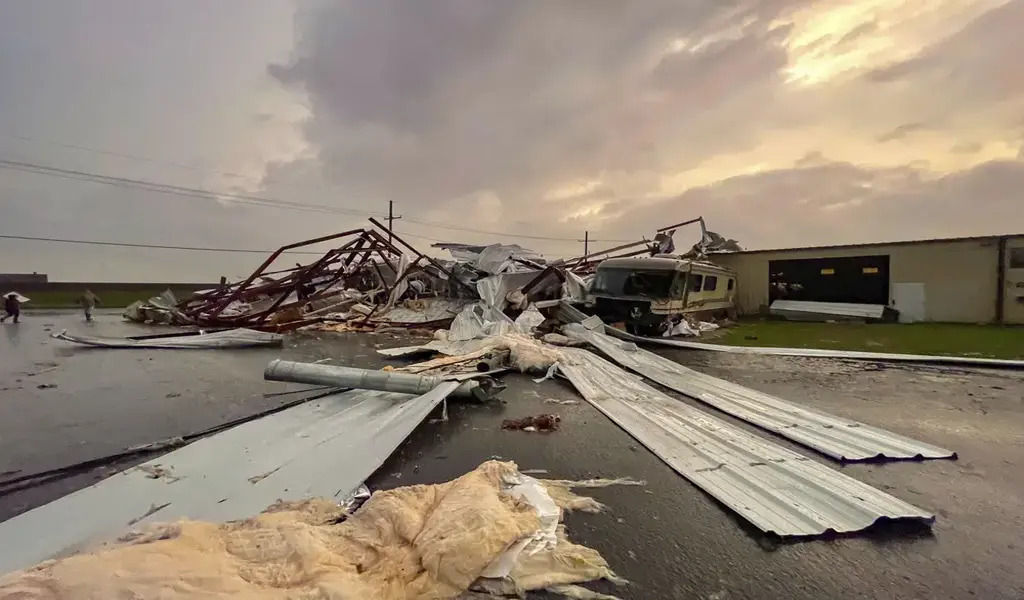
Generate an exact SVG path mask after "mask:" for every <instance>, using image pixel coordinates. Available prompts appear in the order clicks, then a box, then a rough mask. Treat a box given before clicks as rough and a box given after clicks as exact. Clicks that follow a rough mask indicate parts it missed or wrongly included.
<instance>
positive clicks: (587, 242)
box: [583, 231, 590, 256]
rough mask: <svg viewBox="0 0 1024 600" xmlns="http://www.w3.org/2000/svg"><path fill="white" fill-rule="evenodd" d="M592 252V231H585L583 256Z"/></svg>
mask: <svg viewBox="0 0 1024 600" xmlns="http://www.w3.org/2000/svg"><path fill="white" fill-rule="evenodd" d="M588 254H590V232H589V231H584V232H583V256H586V255H588Z"/></svg>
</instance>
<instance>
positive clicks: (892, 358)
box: [609, 330, 1024, 369]
mask: <svg viewBox="0 0 1024 600" xmlns="http://www.w3.org/2000/svg"><path fill="white" fill-rule="evenodd" d="M616 331H618V330H616ZM609 333H610V332H609ZM621 333H624V334H625V335H624V336H621V337H622V338H623V339H627V337H626V336H629V334H626V333H625V332H621ZM615 337H620V336H618V335H616V336H615ZM629 338H631V341H637V342H644V343H650V344H659V345H662V346H673V347H676V348H686V349H688V350H706V351H709V352H725V353H728V354H757V355H762V356H796V357H802V358H834V359H839V360H860V361H868V362H883V363H884V362H893V363H910V364H923V365H947V366H955V367H983V368H988V369H1024V360H1010V359H1004V358H975V357H971V356H934V355H927V354H897V353H887V352H861V351H859V350H825V349H822V348H775V347H759V346H725V345H722V344H705V343H701V342H686V341H683V340H669V339H664V338H661V339H659V338H643V337H636V336H629Z"/></svg>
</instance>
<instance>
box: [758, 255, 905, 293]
mask: <svg viewBox="0 0 1024 600" xmlns="http://www.w3.org/2000/svg"><path fill="white" fill-rule="evenodd" d="M768 282H769V283H768V297H769V299H770V301H772V302H774V301H775V300H806V301H811V302H856V303H863V304H889V256H888V255H885V256H846V257H843V258H805V259H799V260H773V261H770V262H769V263H768Z"/></svg>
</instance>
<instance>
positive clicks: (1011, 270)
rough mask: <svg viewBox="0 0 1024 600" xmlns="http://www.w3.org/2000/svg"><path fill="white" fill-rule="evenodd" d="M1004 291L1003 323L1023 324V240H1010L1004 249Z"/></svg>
mask: <svg viewBox="0 0 1024 600" xmlns="http://www.w3.org/2000/svg"><path fill="white" fill-rule="evenodd" d="M1004 266H1005V267H1006V271H1004V273H1005V274H1006V276H1005V279H1006V289H1004V290H1003V294H1004V296H1003V322H1004V323H1006V324H1007V325H1021V324H1024V239H1020V238H1017V239H1010V240H1009V243H1008V244H1007V248H1006V264H1005V265H1004Z"/></svg>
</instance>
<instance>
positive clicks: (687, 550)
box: [0, 313, 1024, 600]
mask: <svg viewBox="0 0 1024 600" xmlns="http://www.w3.org/2000/svg"><path fill="white" fill-rule="evenodd" d="M86 327H87V326H86V325H85V324H84V323H83V322H81V318H80V317H79V316H78V315H77V314H74V313H72V314H67V313H46V314H34V315H30V316H29V318H27V319H25V321H24V322H23V323H21V324H19V325H18V326H13V325H10V324H7V325H4V326H3V327H2V328H3V331H2V332H0V356H3V357H4V362H3V365H2V367H0V381H2V384H0V387H2V388H3V389H2V390H0V471H10V470H17V469H21V470H23V472H29V471H36V470H40V469H47V468H52V467H56V466H60V465H64V464H68V463H71V462H76V461H79V460H84V459H88V458H92V457H96V456H101V455H104V454H107V453H110V452H116V451H118V450H120V449H122V448H124V447H125V446H129V445H133V444H139V443H145V442H150V441H154V440H158V439H163V438H167V437H171V436H174V435H180V434H183V433H188V432H190V431H195V430H198V429H203V428H205V427H209V426H211V425H215V424H217V423H220V422H222V421H226V420H228V419H231V418H236V417H238V416H242V415H245V414H251V413H254V412H257V411H259V410H263V409H265V408H268V407H271V406H274V405H276V404H279V403H281V402H285V401H287V400H289V399H290V397H289V396H265V394H268V393H277V392H281V391H286V390H288V389H289V388H287V387H286V386H284V385H283V384H272V383H266V382H264V381H262V379H261V376H262V369H263V367H264V366H265V364H266V362H267V361H269V360H270V359H272V358H278V357H280V356H282V355H283V356H285V357H288V358H298V359H306V360H317V359H320V358H331V359H333V360H335V361H337V362H338V363H339V364H355V365H362V366H378V365H381V364H383V361H381V360H380V359H379V358H378V357H377V356H375V354H374V350H375V349H376V347H377V346H378V345H381V346H398V345H406V344H408V343H409V340H408V339H405V338H404V337H403V336H399V335H365V334H364V335H357V334H356V335H345V336H329V335H324V334H322V335H320V336H319V337H316V336H303V335H299V336H295V337H292V338H290V339H289V340H288V342H287V347H286V348H285V349H284V350H281V351H278V350H270V351H267V350H253V351H162V352H161V351H136V350H88V349H71V348H70V347H69V345H68V344H65V343H63V342H60V341H56V340H50V339H48V337H47V335H48V332H46V331H45V330H46V329H58V330H59V329H63V328H68V329H71V330H72V331H88V332H89V333H91V334H96V335H124V334H126V333H127V332H130V331H137V330H138V328H136V327H133V326H130V325H127V324H123V323H120V322H119V321H118V320H117V317H116V315H104V316H102V317H101V318H100V319H99V321H98V322H97V323H96V324H94V325H93V326H92V327H90V328H88V329H86ZM659 352H660V350H659ZM665 354H666V355H667V356H671V357H672V358H674V359H676V360H679V361H680V362H683V363H684V364H687V365H688V366H691V367H693V368H696V369H698V370H701V371H704V372H707V373H710V374H713V375H716V376H719V377H723V378H726V379H729V380H731V381H735V382H737V383H740V384H743V385H747V386H750V387H753V388H756V389H760V390H763V391H766V392H770V393H774V394H777V395H779V396H782V397H785V398H787V399H790V400H793V401H797V402H801V403H805V404H807V405H808V406H812V407H816V408H820V409H823V410H827V411H830V412H832V413H835V414H837V415H842V416H846V417H850V418H855V419H858V420H861V421H865V422H867V423H870V424H872V425H877V426H882V427H886V428H888V429H891V430H892V431H895V432H898V433H902V434H905V435H909V436H911V437H915V438H918V439H921V440H923V441H927V442H930V443H933V444H936V445H939V446H943V447H947V448H951V449H954V450H956V451H958V452H959V453H960V460H958V461H929V462H924V463H915V462H904V463H891V464H885V465H853V466H847V467H841V468H842V470H843V472H845V473H848V474H849V475H851V476H853V477H855V478H857V479H860V480H862V481H865V482H867V483H869V484H871V485H874V486H876V487H879V488H881V489H884V490H886V491H888V492H889V493H891V494H893V495H895V496H897V497H899V498H902V499H904V500H906V501H909V502H911V503H913V504H915V505H917V506H920V507H921V508H924V509H927V510H931V511H934V512H935V513H936V515H937V518H938V520H937V522H936V524H935V526H934V528H933V529H932V530H931V531H927V530H925V531H922V530H920V529H912V530H906V529H893V528H891V527H888V528H886V527H882V528H880V529H877V530H875V531H872V532H869V533H867V534H864V535H858V536H848V537H841V538H837V539H831V540H818V541H808V542H801V543H796V544H784V545H779V544H776V543H773V542H772V541H771V540H767V539H765V538H763V537H762V536H761V535H760V534H759V533H758V532H757V531H756V530H753V528H751V527H750V526H748V525H747V524H745V523H743V522H741V521H739V520H738V519H737V518H736V517H735V516H734V515H733V514H732V513H731V512H730V511H728V510H727V509H725V508H724V507H722V506H720V505H719V504H718V503H717V502H715V501H714V500H712V499H711V498H709V497H708V496H707V495H706V494H704V493H703V492H701V491H700V490H699V489H697V488H696V487H694V486H693V485H691V484H690V483H689V482H688V481H686V480H685V479H683V478H681V477H679V476H678V475H676V474H675V473H674V472H673V471H671V470H670V469H669V468H668V467H667V466H665V465H664V464H663V463H662V462H661V461H660V460H659V459H657V458H656V457H654V456H653V455H652V454H650V453H649V452H647V451H646V450H645V449H644V448H643V447H642V446H640V445H639V444H638V443H637V442H635V441H634V440H633V439H632V438H631V437H630V436H629V435H628V434H626V433H625V432H624V431H622V430H620V429H619V428H618V427H616V426H615V425H614V424H612V423H611V422H610V421H608V420H607V419H606V418H605V417H604V416H602V415H601V414H600V413H598V412H597V411H596V410H595V409H594V408H592V407H591V406H590V405H588V404H587V403H586V402H583V401H582V399H581V398H580V397H579V396H578V395H577V394H576V392H575V391H574V390H573V389H572V388H571V387H570V386H569V385H568V384H565V383H562V382H557V381H547V382H544V383H542V384H535V383H533V382H532V381H531V380H530V379H529V378H527V377H524V376H513V377H508V378H507V379H506V382H507V383H508V385H509V388H508V389H507V390H506V391H505V393H504V394H503V396H502V402H498V403H493V404H490V405H485V406H480V405H460V404H454V403H453V404H452V405H451V406H450V411H449V412H450V415H449V416H450V420H449V421H448V422H437V423H431V422H426V423H424V424H423V425H422V426H420V427H419V428H418V429H417V430H416V431H415V432H414V434H413V436H412V437H411V438H410V439H409V440H408V441H407V442H406V443H405V444H404V445H403V446H402V447H401V448H400V449H399V451H398V452H396V453H395V454H394V455H393V456H392V457H391V459H390V460H389V461H388V462H387V463H386V464H385V465H384V467H382V468H381V469H380V470H379V471H378V472H377V473H376V474H375V475H374V477H373V478H371V480H370V481H369V482H368V483H369V484H370V486H371V488H373V489H381V488H387V487H394V486H400V485H408V484H413V483H429V482H438V481H443V480H446V479H450V478H452V477H456V476H458V475H461V474H462V473H464V472H466V471H467V470H469V469H470V468H472V467H474V466H476V465H477V464H479V463H480V462H482V461H484V460H487V459H489V458H491V457H493V456H500V457H502V458H504V459H509V460H514V461H516V462H517V463H518V464H519V465H520V467H521V468H524V469H546V470H547V471H548V472H549V476H551V477H555V478H584V477H594V476H606V477H612V476H629V477H635V478H638V479H644V480H646V481H647V485H646V486H645V487H642V488H618V489H615V488H611V489H606V490H594V494H593V495H594V496H595V497H597V498H598V499H599V500H601V501H603V502H605V503H607V504H608V505H609V506H610V507H611V511H610V512H608V513H605V514H600V515H571V516H570V517H569V518H568V526H569V530H570V535H571V536H572V537H573V538H574V539H576V540H579V541H580V542H582V543H585V544H587V545H590V546H592V547H594V548H597V549H598V550H600V551H601V552H602V553H603V554H604V555H605V557H606V558H608V560H609V562H610V563H611V565H612V567H613V568H614V569H615V570H616V571H617V572H619V574H620V575H622V576H623V577H626V578H627V579H629V580H631V581H632V582H633V583H632V585H631V586H629V587H626V588H621V589H611V588H608V587H602V588H601V589H602V591H605V592H606V593H615V594H617V595H619V596H620V597H622V598H635V599H645V600H649V599H655V598H657V599H661V598H680V599H683V598H687V599H689V598H701V599H708V600H711V599H713V600H735V599H769V598H794V599H808V600H811V599H814V600H817V599H820V598H885V599H890V598H922V597H927V598H986V599H988V598H1021V597H1024V574H1022V573H1020V571H1019V568H1018V567H1019V562H1020V561H1019V556H1020V552H1021V550H1020V548H1021V547H1022V546H1024V515H1022V513H1021V510H1020V506H1021V505H1022V502H1024V474H1022V466H1024V396H1022V394H1024V374H1020V373H1009V372H975V371H966V370H958V369H931V368H914V369H909V368H903V367H900V368H886V367H881V366H878V365H874V364H869V363H844V362H840V361H823V360H811V359H789V358H779V357H776V358H754V357H748V356H733V355H718V354H710V353H698V352H687V351H669V352H666V353H665ZM44 384H45V385H51V384H56V385H57V387H56V388H45V389H39V388H38V386H39V385H44ZM292 389H293V388H292ZM548 398H559V399H575V400H581V402H580V404H576V405H570V406H557V405H552V404H549V403H545V402H544V400H545V399H548ZM680 401H681V402H689V403H692V404H696V403H695V402H694V401H692V400H688V399H682V398H681V399H680ZM553 409H557V412H559V413H560V414H561V416H562V423H561V425H562V427H561V430H560V431H557V432H554V433H550V434H536V433H533V434H531V433H525V432H520V431H503V430H501V428H500V424H501V421H502V420H503V419H506V418H513V417H521V416H525V415H529V414H537V413H540V412H551V411H552V410H553ZM707 410H709V412H713V411H711V409H707ZM719 416H721V415H719ZM740 426H742V427H746V428H747V429H752V428H751V427H749V426H747V425H744V424H740ZM759 434H760V435H765V436H767V437H772V439H773V440H774V441H777V442H778V443H780V444H783V445H786V446H789V447H793V448H794V449H796V450H797V451H800V452H802V453H804V454H806V455H808V456H811V457H812V458H814V459H815V460H819V461H821V462H823V463H825V464H829V465H830V466H833V467H836V468H840V467H838V466H837V465H836V464H835V463H832V462H830V461H828V460H827V459H824V458H822V457H820V456H817V455H814V454H812V453H811V452H809V451H806V450H802V449H800V448H797V447H795V446H791V445H790V444H788V442H786V441H785V440H782V439H780V438H777V437H773V436H770V435H769V434H765V433H763V432H760V433H759ZM118 467H121V468H123V467H124V465H118ZM106 472H109V471H106ZM106 472H103V471H96V472H91V473H88V474H84V475H81V476H79V477H76V478H73V479H70V480H66V481H64V482H61V483H60V484H55V485H49V486H46V487H43V488H36V489H33V490H28V491H25V492H20V493H17V494H12V495H10V496H8V497H4V498H0V519H4V518H9V517H10V516H12V515H14V514H17V513H19V512H22V511H24V510H27V509H29V508H31V507H33V506H36V505H39V504H41V503H44V502H47V501H49V500H51V499H53V498H55V497H58V496H60V495H62V494H65V493H67V492H69V491H71V490H73V489H75V488H76V487H81V486H84V485H88V484H89V483H91V482H92V481H95V480H96V479H97V478H99V477H102V476H103V475H104V474H105V473H106Z"/></svg>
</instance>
